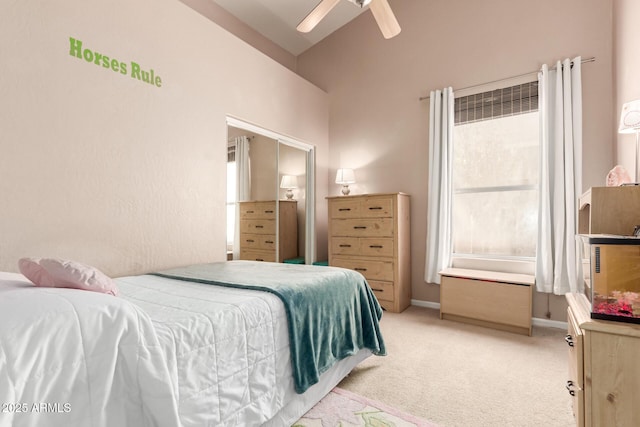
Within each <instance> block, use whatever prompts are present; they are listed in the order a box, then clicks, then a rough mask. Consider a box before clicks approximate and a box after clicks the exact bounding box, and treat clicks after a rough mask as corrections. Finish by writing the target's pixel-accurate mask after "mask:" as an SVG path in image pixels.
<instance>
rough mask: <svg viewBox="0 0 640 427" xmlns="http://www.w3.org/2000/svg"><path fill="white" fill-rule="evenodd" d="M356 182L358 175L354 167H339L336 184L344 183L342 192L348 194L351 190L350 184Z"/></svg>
mask: <svg viewBox="0 0 640 427" xmlns="http://www.w3.org/2000/svg"><path fill="white" fill-rule="evenodd" d="M355 182H356V175H355V174H354V173H353V169H338V172H337V173H336V184H341V185H342V194H343V195H344V196H348V195H349V193H350V192H351V190H350V189H349V184H354V183H355Z"/></svg>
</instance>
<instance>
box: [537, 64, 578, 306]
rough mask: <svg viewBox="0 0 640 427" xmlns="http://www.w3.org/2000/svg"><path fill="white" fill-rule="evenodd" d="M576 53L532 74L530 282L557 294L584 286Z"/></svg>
mask: <svg viewBox="0 0 640 427" xmlns="http://www.w3.org/2000/svg"><path fill="white" fill-rule="evenodd" d="M580 67H581V58H580V57H577V58H574V59H573V61H571V60H569V59H565V60H564V61H562V63H561V62H560V61H558V63H557V64H556V66H555V69H550V68H549V67H548V66H547V65H546V64H545V65H543V66H542V70H541V72H540V73H539V74H538V80H539V110H540V204H539V209H540V210H539V214H538V244H537V250H536V287H537V289H538V291H540V292H547V293H551V292H553V293H554V294H556V295H562V294H565V293H567V292H581V291H582V288H583V286H584V283H583V281H582V269H581V264H580V259H579V256H578V253H579V252H578V251H577V245H578V243H577V242H576V238H575V235H576V232H577V227H576V223H577V203H578V196H579V195H580V192H581V189H582V179H581V177H582V83H581V75H580Z"/></svg>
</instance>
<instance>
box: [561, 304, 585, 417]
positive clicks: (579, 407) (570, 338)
mask: <svg viewBox="0 0 640 427" xmlns="http://www.w3.org/2000/svg"><path fill="white" fill-rule="evenodd" d="M583 338H584V335H583V334H582V329H580V326H579V325H578V321H577V320H576V318H575V316H574V315H573V312H572V310H571V308H570V307H569V308H568V309H567V336H566V337H565V341H566V342H567V347H568V353H569V380H568V381H567V390H569V393H571V407H572V409H573V415H574V416H575V418H576V423H577V425H578V426H584V347H583V346H584V339H583Z"/></svg>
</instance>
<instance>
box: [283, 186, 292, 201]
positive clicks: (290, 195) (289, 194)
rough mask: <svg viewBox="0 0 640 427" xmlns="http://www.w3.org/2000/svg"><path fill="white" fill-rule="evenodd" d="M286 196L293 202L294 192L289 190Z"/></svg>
mask: <svg viewBox="0 0 640 427" xmlns="http://www.w3.org/2000/svg"><path fill="white" fill-rule="evenodd" d="M285 196H287V200H293V190H291V189H290V188H289V189H288V190H287V192H286V193H285Z"/></svg>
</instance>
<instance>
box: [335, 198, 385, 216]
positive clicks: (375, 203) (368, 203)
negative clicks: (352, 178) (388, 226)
mask: <svg viewBox="0 0 640 427" xmlns="http://www.w3.org/2000/svg"><path fill="white" fill-rule="evenodd" d="M329 215H330V216H331V218H382V217H386V218H390V217H392V216H393V197H387V196H381V197H365V198H356V199H351V198H349V199H343V200H340V199H336V200H333V202H332V203H331V206H330V211H329Z"/></svg>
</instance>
